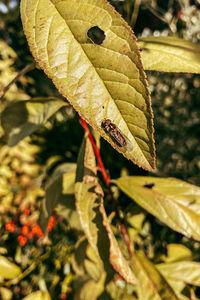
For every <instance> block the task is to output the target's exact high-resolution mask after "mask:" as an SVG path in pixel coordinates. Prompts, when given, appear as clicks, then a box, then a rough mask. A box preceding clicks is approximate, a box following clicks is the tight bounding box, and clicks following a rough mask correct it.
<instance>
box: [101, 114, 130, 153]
mask: <svg viewBox="0 0 200 300" xmlns="http://www.w3.org/2000/svg"><path fill="white" fill-rule="evenodd" d="M102 128H103V129H104V131H105V132H106V133H108V134H109V135H110V137H111V138H112V140H113V141H114V142H115V143H116V144H117V145H118V146H120V147H123V148H125V149H127V150H129V151H132V149H133V147H132V144H131V142H130V141H129V139H128V138H127V137H126V136H125V135H124V134H123V133H122V132H121V130H120V129H119V128H118V127H117V126H116V125H115V124H114V123H112V122H111V120H109V119H106V120H103V121H102Z"/></svg>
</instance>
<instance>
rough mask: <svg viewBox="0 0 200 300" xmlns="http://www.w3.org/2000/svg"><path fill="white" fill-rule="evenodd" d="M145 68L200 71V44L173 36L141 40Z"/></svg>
mask: <svg viewBox="0 0 200 300" xmlns="http://www.w3.org/2000/svg"><path fill="white" fill-rule="evenodd" d="M139 45H140V47H141V48H142V50H143V51H142V61H143V64H144V68H145V70H155V71H164V72H190V73H200V45H198V44H194V43H192V42H190V41H187V40H184V39H180V38H177V37H171V36H166V37H163V36H157V37H155V36H151V37H147V38H143V39H141V40H140V41H139Z"/></svg>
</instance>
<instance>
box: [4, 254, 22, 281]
mask: <svg viewBox="0 0 200 300" xmlns="http://www.w3.org/2000/svg"><path fill="white" fill-rule="evenodd" d="M20 273H21V269H20V268H19V267H18V266H17V265H15V264H13V263H11V262H10V261H9V260H8V259H7V258H6V257H4V256H0V276H1V277H2V278H5V279H13V278H15V277H17V276H18V275H19V274H20Z"/></svg>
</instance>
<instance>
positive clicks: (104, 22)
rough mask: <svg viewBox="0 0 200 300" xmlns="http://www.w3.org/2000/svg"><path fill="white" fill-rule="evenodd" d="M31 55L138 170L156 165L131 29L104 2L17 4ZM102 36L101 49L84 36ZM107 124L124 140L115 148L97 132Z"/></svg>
mask: <svg viewBox="0 0 200 300" xmlns="http://www.w3.org/2000/svg"><path fill="white" fill-rule="evenodd" d="M21 16H22V22H23V27H24V32H25V34H26V37H27V40H28V43H29V46H30V50H31V51H32V54H33V56H34V57H35V59H36V61H37V62H38V64H39V65H40V67H41V68H42V69H43V70H44V71H45V73H46V74H47V75H48V76H49V77H50V78H52V80H53V82H54V84H55V86H56V87H57V88H58V90H59V92H60V93H61V94H62V95H63V96H65V97H67V99H68V100H69V101H70V103H71V104H72V105H73V106H74V108H75V109H76V110H77V111H78V112H79V114H80V115H82V116H83V118H84V119H85V120H86V121H87V122H88V123H89V124H90V125H91V126H92V127H94V129H96V130H97V131H98V132H99V133H100V135H101V136H103V137H104V138H105V139H106V140H107V141H108V142H109V143H110V144H111V145H112V146H113V147H114V148H115V149H117V150H118V151H119V152H121V153H122V154H123V155H124V156H125V157H127V158H128V159H130V160H132V161H133V162H134V163H136V164H137V165H139V166H141V167H143V168H145V169H147V170H151V169H152V168H154V166H155V150H154V140H153V121H152V111H151V104H150V93H149V89H148V86H147V81H146V77H145V74H144V70H143V67H142V63H141V59H140V51H139V48H138V45H137V43H136V39H135V36H134V34H133V32H132V30H131V28H130V27H129V26H128V25H127V23H126V22H125V21H124V20H123V19H122V18H121V16H120V15H119V14H118V13H117V12H116V11H115V10H114V8H113V7H112V6H111V5H110V4H109V3H108V2H107V1H106V0H78V1H77V0H63V1H60V0H42V1H41V0H22V1H21ZM91 27H98V28H99V29H101V30H102V31H103V32H104V34H105V36H106V37H105V39H104V41H103V43H102V44H101V45H97V44H94V43H93V42H92V41H91V40H90V39H89V38H88V36H87V32H88V30H89V29H90V28H91ZM104 119H110V120H111V121H112V122H113V123H114V124H116V126H117V127H118V128H119V129H120V130H121V132H122V134H123V135H125V136H126V137H127V138H128V139H129V142H128V143H129V144H130V145H131V147H125V146H120V145H118V144H117V142H116V141H115V140H113V138H112V136H111V135H110V134H107V133H106V132H105V130H104V129H103V128H102V121H103V120H104Z"/></svg>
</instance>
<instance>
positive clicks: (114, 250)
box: [75, 138, 136, 284]
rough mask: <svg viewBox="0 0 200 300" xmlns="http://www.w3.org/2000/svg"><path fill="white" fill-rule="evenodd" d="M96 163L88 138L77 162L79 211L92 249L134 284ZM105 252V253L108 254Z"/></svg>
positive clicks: (76, 187)
mask: <svg viewBox="0 0 200 300" xmlns="http://www.w3.org/2000/svg"><path fill="white" fill-rule="evenodd" d="M96 172H97V171H96V161H95V155H94V151H93V149H92V145H91V143H90V141H89V139H88V138H86V140H84V141H83V143H82V146H81V150H80V153H79V157H78V162H77V176H76V184H75V197H76V209H77V212H78V215H79V218H80V223H81V225H82V228H83V231H84V232H85V234H86V236H87V239H88V241H89V243H90V245H91V247H92V248H93V249H94V250H95V251H96V253H97V254H98V255H99V257H101V258H102V260H103V262H104V266H105V268H106V263H107V261H106V260H107V259H108V258H109V261H110V263H111V265H112V266H113V268H114V269H115V270H116V271H117V272H118V273H119V274H120V275H121V276H122V277H123V278H124V279H125V280H126V281H127V282H129V283H132V284H135V283H136V279H135V276H134V275H133V273H132V271H131V269H130V267H129V264H128V262H127V261H126V260H125V258H124V257H123V255H122V253H121V251H120V249H119V246H118V244H117V241H116V239H115V236H114V234H113V232H112V229H111V227H110V224H109V221H108V218H107V216H106V212H105V209H104V206H103V191H102V189H101V187H100V185H99V184H98V181H97V177H96ZM105 252H106V253H105Z"/></svg>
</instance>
